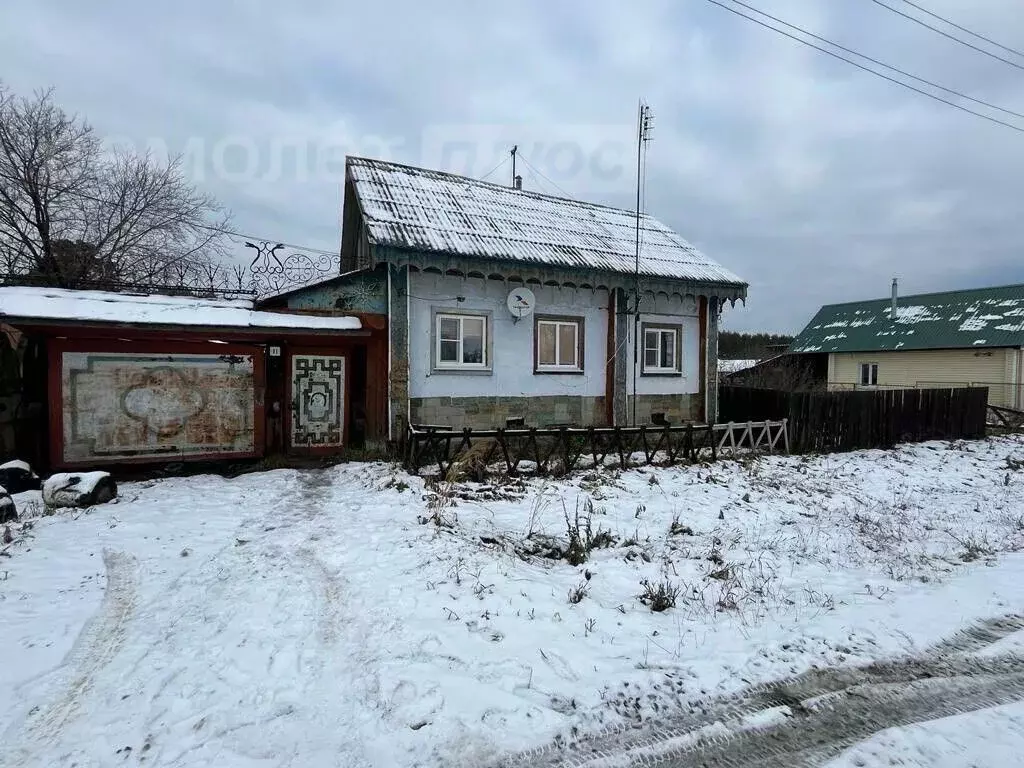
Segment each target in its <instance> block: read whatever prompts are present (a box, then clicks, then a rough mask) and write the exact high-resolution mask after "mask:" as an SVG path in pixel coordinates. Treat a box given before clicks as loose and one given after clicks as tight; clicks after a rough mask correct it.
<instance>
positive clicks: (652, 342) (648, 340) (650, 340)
mask: <svg viewBox="0 0 1024 768" xmlns="http://www.w3.org/2000/svg"><path fill="white" fill-rule="evenodd" d="M644 349H645V350H650V349H654V350H657V349H658V332H657V331H644Z"/></svg>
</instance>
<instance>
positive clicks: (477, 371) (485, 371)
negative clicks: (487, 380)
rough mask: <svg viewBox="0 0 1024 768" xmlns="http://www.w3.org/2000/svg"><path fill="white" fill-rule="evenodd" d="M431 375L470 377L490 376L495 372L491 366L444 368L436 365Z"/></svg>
mask: <svg viewBox="0 0 1024 768" xmlns="http://www.w3.org/2000/svg"><path fill="white" fill-rule="evenodd" d="M430 372H431V374H445V373H454V374H457V375H463V376H464V375H467V374H468V375H470V376H474V375H475V376H490V375H491V374H492V373H493V372H494V371H493V369H492V368H491V367H489V366H471V365H461V366H460V365H452V366H443V365H435V366H434V367H433V368H432V369H431V370H430Z"/></svg>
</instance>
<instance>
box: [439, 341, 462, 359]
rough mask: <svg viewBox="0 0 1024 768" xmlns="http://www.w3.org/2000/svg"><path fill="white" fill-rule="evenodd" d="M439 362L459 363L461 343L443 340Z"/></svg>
mask: <svg viewBox="0 0 1024 768" xmlns="http://www.w3.org/2000/svg"><path fill="white" fill-rule="evenodd" d="M438 362H441V363H457V362H459V342H457V341H446V340H444V339H442V340H441V350H440V358H439V360H438Z"/></svg>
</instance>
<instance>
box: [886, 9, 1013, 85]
mask: <svg viewBox="0 0 1024 768" xmlns="http://www.w3.org/2000/svg"><path fill="white" fill-rule="evenodd" d="M871 2H872V3H874V4H875V5H879V6H881V7H882V8H885V9H887V10H890V11H892V12H893V13H895V14H898V15H899V16H902V17H903V18H905V19H910V20H911V21H912V22H914V23H915V24H920V25H921V26H922V27H925V28H927V29H930V30H931V31H932V32H938V33H939V34H940V35H942V36H943V37H948V38H949V39H950V40H953V41H955V42H958V43H960V45H966V46H967V47H968V48H970V49H972V50H975V51H977V52H978V53H983V54H985V55H986V56H989V57H991V58H993V59H995V60H996V61H1001V62H1003V64H1009V65H1010V66H1011V67H1016V68H1017V69H1020V70H1024V64H1018V63H1017V62H1016V61H1011V60H1010V59H1004V58H1003V57H1002V56H1000V55H999V54H997V53H992V51H986V50H985V49H984V48H980V47H979V46H977V45H974V43H969V42H967V41H966V40H961V39H960V38H959V37H957V36H956V35H951V34H949V32H946V31H945V30H943V29H939V28H938V27H934V26H932V25H931V24H929V23H928V22H927V21H922V20H921V19H919V18H917V17H916V16H912V15H910V14H909V13H904V12H903V11H901V10H900V9H899V8H893V7H892V6H891V5H889V4H887V3H883V2H882V0H871Z"/></svg>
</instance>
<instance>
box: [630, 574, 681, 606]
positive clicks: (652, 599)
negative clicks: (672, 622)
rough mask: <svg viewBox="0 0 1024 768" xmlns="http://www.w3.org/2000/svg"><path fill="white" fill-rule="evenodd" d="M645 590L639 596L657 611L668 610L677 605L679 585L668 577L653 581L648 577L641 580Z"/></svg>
mask: <svg viewBox="0 0 1024 768" xmlns="http://www.w3.org/2000/svg"><path fill="white" fill-rule="evenodd" d="M640 586H641V587H642V588H643V591H642V592H641V593H640V594H639V595H638V596H637V598H638V599H639V600H640V602H641V603H643V604H644V605H646V606H647V607H648V608H650V609H651V610H652V611H654V612H655V613H661V612H662V611H667V610H668V609H669V608H675V607H676V598H678V597H679V587H678V585H676V584H673V583H672V582H671V581H669V580H668V579H663V580H662V581H658V582H655V583H653V584H652V583H651V582H650V581H648V580H647V579H644V580H643V581H641V582H640Z"/></svg>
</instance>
